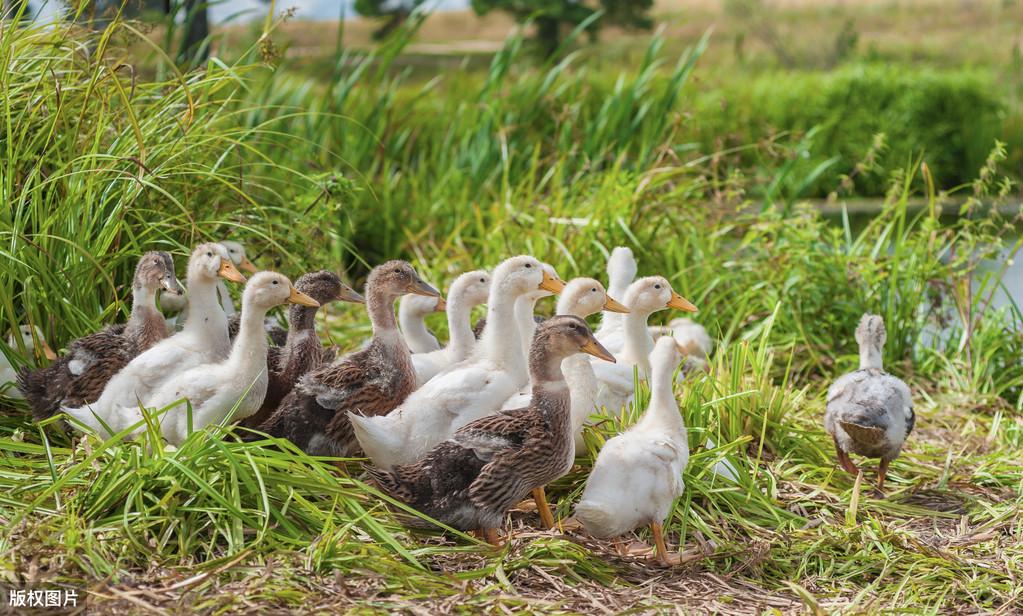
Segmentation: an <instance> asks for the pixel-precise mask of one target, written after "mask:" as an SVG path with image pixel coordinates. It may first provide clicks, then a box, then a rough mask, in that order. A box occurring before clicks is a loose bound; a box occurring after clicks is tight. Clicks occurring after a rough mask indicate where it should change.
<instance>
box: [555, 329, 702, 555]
mask: <svg viewBox="0 0 1023 616" xmlns="http://www.w3.org/2000/svg"><path fill="white" fill-rule="evenodd" d="M681 360H682V354H681V352H680V349H679V348H678V344H677V343H676V342H675V340H674V339H673V338H671V337H667V336H665V337H663V338H661V339H660V340H658V341H657V343H656V344H655V345H654V350H653V353H651V355H650V362H651V364H652V369H651V375H650V405H649V406H648V407H647V410H646V412H645V413H643V416H642V417H641V418H640V420H639V421H638V422H636V425H634V426H633V427H631V428H629V430H627V431H626V432H623V433H622V434H619V435H618V436H616V437H614V438H612V439H611V440H609V441H608V442H607V443H605V444H604V447H603V448H602V449H601V450H600V454H599V455H597V460H596V461H595V462H594V464H593V470H592V471H591V472H590V476H589V477H588V478H587V480H586V487H585V488H584V490H583V495H582V499H581V500H580V501H579V504H577V505H576V507H575V516H576V518H577V519H578V520H579V521H580V522H582V524H583V527H585V528H586V530H587V531H588V532H589V533H590V534H592V535H593V536H595V537H599V538H607V537H617V536H619V535H622V534H624V533H627V532H629V531H631V530H633V529H635V528H638V527H640V526H644V525H648V524H649V525H650V529H651V530H652V531H653V533H654V541H655V542H656V545H657V556H658V558H659V559H660V560H661V562H662V563H663V564H666V565H669V564H677V560H674V559H673V558H672V557H670V556H669V555H668V550H667V548H666V547H665V544H664V533H663V532H662V528H661V525H662V524H663V523H664V521H665V519H666V518H667V517H668V514H669V513H670V512H671V506H672V503H674V501H675V499H676V498H678V497H679V496H681V495H682V491H683V490H684V489H685V483H684V482H683V481H682V471H683V470H685V467H686V465H687V464H688V463H689V440H688V435H687V433H686V427H685V424H684V422H683V421H682V415H681V414H680V413H679V409H678V402H676V401H675V394H674V392H673V391H672V384H673V381H674V378H673V377H674V374H675V369H676V368H677V367H678V365H679V363H680V362H681Z"/></svg>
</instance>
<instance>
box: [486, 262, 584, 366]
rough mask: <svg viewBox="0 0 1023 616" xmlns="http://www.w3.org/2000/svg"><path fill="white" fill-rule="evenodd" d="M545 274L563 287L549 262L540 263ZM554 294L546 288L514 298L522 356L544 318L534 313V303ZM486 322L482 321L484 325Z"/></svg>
mask: <svg viewBox="0 0 1023 616" xmlns="http://www.w3.org/2000/svg"><path fill="white" fill-rule="evenodd" d="M541 265H542V266H543V269H544V271H545V272H547V275H548V276H550V277H551V278H552V279H553V280H554V284H556V285H558V286H560V287H561V288H564V286H565V281H564V280H562V279H561V278H558V272H557V271H555V269H554V267H553V266H552V265H550V264H549V263H541ZM552 295H554V293H553V292H551V291H550V290H548V289H537V290H535V291H530V292H529V293H526V294H525V295H522V296H520V297H519V298H518V299H516V300H515V309H514V313H515V322H516V323H517V324H518V328H519V341H520V343H521V344H522V356H523V357H529V348H530V347H531V346H532V344H533V334H534V333H535V332H536V327H537V325H539V324H540V323H543V321H544V318H543V317H541V316H539V315H537V314H536V304H537V303H538V302H539V301H540V300H541V299H543V298H545V297H551V296H552ZM485 325H486V324H485V323H484V326H485Z"/></svg>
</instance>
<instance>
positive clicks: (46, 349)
mask: <svg viewBox="0 0 1023 616" xmlns="http://www.w3.org/2000/svg"><path fill="white" fill-rule="evenodd" d="M39 346H40V347H42V351H43V357H45V358H46V359H48V360H50V361H56V360H57V354H56V353H54V352H53V349H51V348H50V345H49V344H46V341H45V340H43V339H40V340H39Z"/></svg>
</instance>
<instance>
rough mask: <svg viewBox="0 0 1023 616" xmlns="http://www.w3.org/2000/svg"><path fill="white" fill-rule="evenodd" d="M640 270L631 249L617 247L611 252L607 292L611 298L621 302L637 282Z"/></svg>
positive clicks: (608, 262)
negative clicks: (634, 281) (637, 274)
mask: <svg viewBox="0 0 1023 616" xmlns="http://www.w3.org/2000/svg"><path fill="white" fill-rule="evenodd" d="M638 269H639V268H638V266H637V265H636V257H634V256H633V254H632V249H631V248H629V247H627V246H617V247H615V249H614V250H612V251H611V256H610V257H608V258H607V292H608V293H609V294H610V295H611V297H614V298H615V299H617V300H619V301H621V299H622V298H623V296H624V295H625V290H626V289H628V288H629V285H630V284H632V281H633V280H635V278H636V272H637V271H638Z"/></svg>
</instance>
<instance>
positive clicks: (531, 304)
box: [487, 295, 540, 356]
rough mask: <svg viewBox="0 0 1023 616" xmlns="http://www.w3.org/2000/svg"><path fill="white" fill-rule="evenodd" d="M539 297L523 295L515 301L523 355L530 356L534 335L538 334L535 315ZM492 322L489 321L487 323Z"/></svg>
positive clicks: (516, 320)
mask: <svg viewBox="0 0 1023 616" xmlns="http://www.w3.org/2000/svg"><path fill="white" fill-rule="evenodd" d="M538 301H540V298H539V297H535V296H531V295H522V296H520V297H519V298H518V299H517V300H515V323H516V326H517V327H518V330H519V337H520V338H521V339H522V354H523V355H524V356H528V355H529V347H530V345H531V344H532V343H533V335H534V334H536V321H535V320H534V319H533V313H534V312H535V311H536V303H537V302H538ZM489 322H490V321H489V320H488V321H487V323H489Z"/></svg>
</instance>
